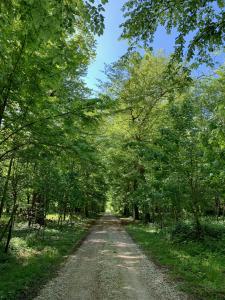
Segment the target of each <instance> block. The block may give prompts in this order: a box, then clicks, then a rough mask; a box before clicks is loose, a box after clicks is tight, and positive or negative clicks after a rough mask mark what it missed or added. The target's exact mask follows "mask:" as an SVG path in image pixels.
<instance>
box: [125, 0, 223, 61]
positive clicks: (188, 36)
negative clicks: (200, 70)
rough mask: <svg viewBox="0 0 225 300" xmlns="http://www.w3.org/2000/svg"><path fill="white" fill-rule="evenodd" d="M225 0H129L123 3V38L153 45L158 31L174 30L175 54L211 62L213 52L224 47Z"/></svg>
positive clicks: (179, 56) (133, 42) (189, 58)
mask: <svg viewBox="0 0 225 300" xmlns="http://www.w3.org/2000/svg"><path fill="white" fill-rule="evenodd" d="M224 7H225V2H224V0H204V1H200V0H184V1H177V0H172V1H168V0H163V1H157V0H152V1H149V0H129V1H126V3H125V4H124V7H123V10H124V16H125V22H124V23H123V24H122V28H123V34H122V37H123V38H125V39H129V40H130V41H131V42H132V44H136V43H138V44H141V43H144V45H145V46H151V44H152V42H153V40H154V36H155V33H156V30H157V29H158V27H159V26H163V27H165V29H166V30H167V33H171V32H172V31H174V30H175V32H176V41H175V53H174V57H175V58H176V59H179V61H182V60H183V58H185V59H186V60H187V61H190V60H192V59H193V58H194V57H195V58H196V62H198V63H209V62H212V53H213V51H215V50H218V49H219V48H221V47H224V40H225V10H224Z"/></svg>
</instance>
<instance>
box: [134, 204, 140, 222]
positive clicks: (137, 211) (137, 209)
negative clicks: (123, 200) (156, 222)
mask: <svg viewBox="0 0 225 300" xmlns="http://www.w3.org/2000/svg"><path fill="white" fill-rule="evenodd" d="M133 216H134V220H139V219H140V216H139V208H138V205H137V204H134V207H133Z"/></svg>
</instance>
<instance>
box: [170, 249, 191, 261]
mask: <svg viewBox="0 0 225 300" xmlns="http://www.w3.org/2000/svg"><path fill="white" fill-rule="evenodd" d="M170 252H171V253H172V254H173V255H174V256H176V257H178V258H180V259H181V260H187V259H192V258H193V257H191V255H188V254H185V253H183V252H179V251H177V250H170Z"/></svg>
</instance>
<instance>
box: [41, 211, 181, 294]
mask: <svg viewBox="0 0 225 300" xmlns="http://www.w3.org/2000/svg"><path fill="white" fill-rule="evenodd" d="M44 299H52V300H53V299H70V300H73V299H77V300H78V299H79V300H89V299H90V300H97V299H105V300H106V299H107V300H108V299H118V300H119V299H120V300H124V299H141V300H153V299H155V300H156V299H157V300H161V299H162V300H166V299H170V300H173V299H174V300H175V299H176V300H177V299H187V297H186V296H185V295H183V294H181V293H179V292H177V291H176V287H175V285H173V284H171V283H169V282H168V281H167V279H166V275H165V274H164V273H163V272H162V271H161V270H159V268H158V267H157V266H155V264H154V263H153V262H151V261H150V260H149V259H148V258H147V257H146V256H145V255H144V254H143V253H142V251H141V250H140V249H139V247H138V246H137V245H136V244H135V243H134V242H133V241H132V239H131V238H130V236H129V235H128V234H127V233H126V231H125V230H124V229H123V227H122V226H121V224H120V221H119V220H118V219H117V218H115V217H114V216H111V215H107V214H106V215H104V216H103V217H102V218H101V219H100V220H99V221H98V223H97V224H96V225H95V226H94V227H93V229H92V231H91V233H90V234H89V235H88V237H87V238H86V240H85V241H84V242H83V244H82V245H81V246H80V248H79V249H78V250H77V251H76V252H75V253H74V254H73V255H71V256H70V257H69V259H68V260H67V262H66V264H65V265H64V266H63V268H62V269H61V270H60V272H59V275H58V277H56V278H55V279H53V280H52V281H50V282H49V283H48V284H47V285H46V286H45V287H44V288H43V290H42V291H41V293H40V295H39V296H38V297H37V298H36V300H44Z"/></svg>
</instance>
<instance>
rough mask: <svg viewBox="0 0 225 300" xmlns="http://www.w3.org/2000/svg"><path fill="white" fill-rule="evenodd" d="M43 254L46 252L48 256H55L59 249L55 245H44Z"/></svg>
mask: <svg viewBox="0 0 225 300" xmlns="http://www.w3.org/2000/svg"><path fill="white" fill-rule="evenodd" d="M42 252H43V254H47V255H49V256H52V257H53V256H57V255H58V254H59V251H58V249H57V248H55V247H50V246H46V247H45V248H44V249H43V251H42Z"/></svg>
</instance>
